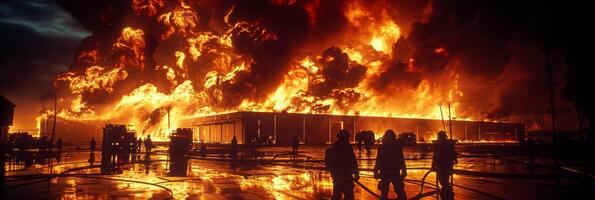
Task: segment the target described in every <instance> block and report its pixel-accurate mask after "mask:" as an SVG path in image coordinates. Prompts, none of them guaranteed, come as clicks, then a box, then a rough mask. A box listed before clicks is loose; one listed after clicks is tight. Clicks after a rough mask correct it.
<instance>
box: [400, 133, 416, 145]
mask: <svg viewBox="0 0 595 200" xmlns="http://www.w3.org/2000/svg"><path fill="white" fill-rule="evenodd" d="M397 140H399V141H401V142H402V144H403V145H404V146H411V145H415V143H416V142H417V140H416V136H415V133H413V132H403V133H401V134H399V136H397Z"/></svg>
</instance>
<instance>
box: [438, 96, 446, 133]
mask: <svg viewBox="0 0 595 200" xmlns="http://www.w3.org/2000/svg"><path fill="white" fill-rule="evenodd" d="M438 107H439V108H440V117H441V118H442V131H446V124H445V123H444V114H442V103H441V104H438Z"/></svg>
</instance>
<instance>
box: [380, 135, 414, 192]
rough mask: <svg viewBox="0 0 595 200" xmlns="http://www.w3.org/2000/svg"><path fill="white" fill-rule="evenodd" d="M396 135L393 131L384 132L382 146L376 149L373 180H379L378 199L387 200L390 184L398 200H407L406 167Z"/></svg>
mask: <svg viewBox="0 0 595 200" xmlns="http://www.w3.org/2000/svg"><path fill="white" fill-rule="evenodd" d="M396 138H397V135H396V134H395V132H394V131H393V130H390V129H389V130H386V132H385V133H384V136H382V145H380V146H379V147H378V155H377V156H376V163H375V165H374V178H376V179H380V183H379V184H378V189H380V192H381V195H380V199H388V190H389V186H390V184H391V183H392V184H393V189H394V190H395V193H397V195H398V199H407V194H406V193H405V182H404V181H403V180H405V177H406V176H407V167H406V166H405V157H404V156H403V146H402V144H401V142H400V141H397V139H396Z"/></svg>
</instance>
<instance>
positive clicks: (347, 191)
mask: <svg viewBox="0 0 595 200" xmlns="http://www.w3.org/2000/svg"><path fill="white" fill-rule="evenodd" d="M325 154H326V155H325V158H324V161H325V164H326V169H327V170H329V171H330V173H331V178H332V179H333V195H332V197H331V199H341V196H343V197H344V199H353V188H354V186H355V185H354V184H353V180H354V179H355V180H359V168H358V166H357V160H356V158H355V153H353V147H352V146H351V144H349V131H347V130H341V131H339V133H337V141H336V142H335V143H333V145H332V146H331V147H330V148H328V149H327V150H326V152H325Z"/></svg>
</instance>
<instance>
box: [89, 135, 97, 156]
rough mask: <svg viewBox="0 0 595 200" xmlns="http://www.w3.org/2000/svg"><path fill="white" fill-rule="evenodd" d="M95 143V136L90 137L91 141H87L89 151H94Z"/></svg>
mask: <svg viewBox="0 0 595 200" xmlns="http://www.w3.org/2000/svg"><path fill="white" fill-rule="evenodd" d="M96 145H97V142H96V141H95V138H91V142H89V150H90V151H91V153H93V152H95V146H96Z"/></svg>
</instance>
